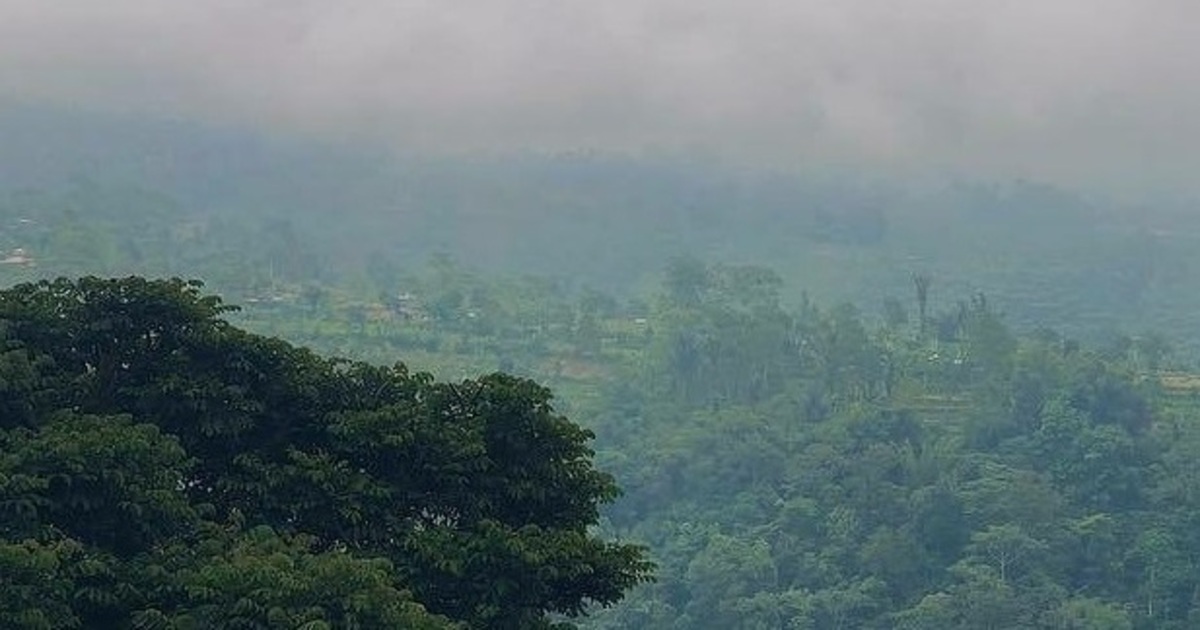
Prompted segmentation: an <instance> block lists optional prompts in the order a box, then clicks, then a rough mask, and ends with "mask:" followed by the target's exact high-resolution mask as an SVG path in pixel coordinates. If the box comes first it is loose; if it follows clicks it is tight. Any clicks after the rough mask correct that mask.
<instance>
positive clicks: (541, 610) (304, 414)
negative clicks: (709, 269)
mask: <svg viewBox="0 0 1200 630" xmlns="http://www.w3.org/2000/svg"><path fill="white" fill-rule="evenodd" d="M230 310H231V307H229V306H226V305H224V304H223V303H222V302H221V300H220V299H219V298H217V297H214V296H210V295H205V294H203V293H202V291H201V286H200V284H199V283H196V282H185V281H182V280H177V279H176V280H147V279H143V278H138V277H130V278H126V279H101V278H94V277H89V278H83V279H79V280H66V279H59V280H55V281H42V282H38V283H29V284H22V285H19V286H16V287H14V288H11V289H8V290H5V291H0V575H3V576H4V579H3V580H2V581H0V626H3V627H14V628H72V627H76V628H97V627H130V626H132V627H139V628H209V627H237V628H296V627H304V628H329V627H339V628H340V627H346V628H353V627H362V628H374V627H412V628H453V627H486V628H530V627H549V626H551V625H553V623H554V622H555V621H556V620H561V619H563V618H565V617H570V616H574V615H577V614H579V613H581V612H583V611H584V609H585V607H586V606H588V605H592V604H601V605H606V604H611V603H614V602H616V601H617V600H619V599H620V598H621V597H622V595H623V593H624V592H625V591H626V590H627V589H629V588H630V587H632V586H634V585H635V584H637V583H639V582H643V581H645V580H647V579H648V576H649V572H650V569H651V566H650V564H649V563H648V562H647V561H646V560H645V559H644V551H643V549H642V548H640V547H638V546H635V545H630V544H623V543H619V542H611V541H607V540H604V539H601V538H600V537H598V536H596V535H595V534H594V533H593V531H592V529H591V527H592V526H593V525H594V524H595V523H597V521H598V519H599V508H600V506H601V505H602V504H603V503H606V502H608V501H610V500H612V499H613V498H614V497H615V496H616V495H617V493H618V490H617V487H616V485H615V483H614V481H613V479H612V478H611V477H609V476H608V475H606V474H604V473H602V472H599V471H598V470H596V469H595V468H594V467H593V465H592V452H591V450H590V449H589V446H588V442H589V440H590V439H591V438H592V434H591V433H590V432H589V431H587V430H584V429H582V428H580V427H579V426H577V425H575V424H574V423H572V422H571V421H569V420H568V419H567V418H565V417H563V416H561V415H559V414H557V413H556V412H555V410H554V408H553V407H552V405H551V393H550V391H549V390H547V389H546V388H544V387H542V386H540V385H538V384H537V383H534V382H532V381H530V380H525V379H520V378H516V377H513V376H508V375H504V374H492V375H489V376H484V377H481V378H477V379H471V380H467V381H463V382H459V383H446V382H436V381H435V380H434V379H433V378H432V377H431V376H429V375H427V374H422V373H410V372H409V371H408V369H407V368H406V367H405V366H404V365H402V364H397V365H394V366H391V367H379V366H373V365H368V364H365V363H358V362H351V361H346V360H340V359H329V358H324V357H321V356H318V355H316V354H315V353H313V352H311V351H309V350H306V349H304V348H300V347H296V346H293V345H290V344H288V343H286V342H284V341H281V340H279V339H274V338H269V337H263V336H259V335H255V334H251V333H248V332H245V331H243V330H240V329H238V328H237V327H235V326H233V325H231V324H230V323H228V322H227V321H226V320H225V319H224V315H225V314H226V313H228V312H229V311H230Z"/></svg>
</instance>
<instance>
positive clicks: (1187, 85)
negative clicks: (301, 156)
mask: <svg viewBox="0 0 1200 630" xmlns="http://www.w3.org/2000/svg"><path fill="white" fill-rule="evenodd" d="M1197 59H1200V3H1196V2H1193V1H1189V0H1007V1H1006V0H986V1H983V0H909V1H907V2H897V1H895V0H824V1H821V0H790V1H785V0H742V1H737V2H735V1H733V0H725V1H718V0H638V1H634V0H608V1H606V2H597V1H595V0H590V1H588V2H580V1H575V0H556V1H551V0H523V1H520V0H486V1H470V0H407V1H405V0H399V1H389V2H383V1H380V0H359V1H354V0H348V1H347V2H313V1H299V0H288V1H281V0H274V1H268V0H259V1H253V0H205V1H202V2H197V1H195V0H191V1H189V2H177V1H174V0H105V1H104V2H96V1H94V0H0V106H3V105H4V104H5V103H10V104H11V103H25V104H28V103H46V104H52V105H54V106H56V107H62V106H68V107H74V108H79V109H83V110H89V109H96V110H109V111H112V110H116V111H121V112H126V113H129V112H132V113H136V114H146V115H152V116H166V117H176V118H184V119H198V120H202V121H206V122H216V123H221V124H236V125H244V126H250V127H255V128H262V129H270V130H274V131H282V132H285V133H286V132H302V133H306V134H313V135H317V136H320V137H328V138H336V139H341V140H346V139H349V140H355V141H357V140H371V141H374V142H382V143H385V144H386V145H388V146H391V147H394V148H395V149H396V150H403V151H414V150H415V151H468V152H474V151H489V152H494V151H519V150H549V151H560V150H579V149H599V150H612V151H622V152H630V153H641V152H648V151H649V152H664V151H665V152H671V153H675V154H680V153H683V154H695V155H710V156H716V157H719V158H723V159H727V160H732V161H740V162H743V163H748V164H768V165H773V166H783V167H794V168H798V169H804V168H818V167H819V168H849V169H859V168H861V169H874V170H877V171H888V172H893V173H901V174H903V173H914V174H915V173H927V172H939V173H948V174H958V175H967V176H986V177H1031V178H1037V179H1043V180H1050V181H1057V182H1063V183H1070V184H1074V185H1083V186H1090V187H1108V188H1119V189H1126V190H1139V189H1147V190H1148V189H1152V188H1156V187H1177V188H1180V189H1193V187H1192V185H1191V183H1190V176H1191V174H1192V173H1193V172H1195V170H1196V169H1197V167H1200V123H1198V122H1197V112H1200V81H1197V80H1196V79H1195V74H1196V71H1195V69H1194V67H1193V66H1194V65H1195V63H1196V61H1197ZM0 140H2V139H0Z"/></svg>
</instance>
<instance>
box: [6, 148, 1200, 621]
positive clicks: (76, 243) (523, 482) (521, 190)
mask: <svg viewBox="0 0 1200 630" xmlns="http://www.w3.org/2000/svg"><path fill="white" fill-rule="evenodd" d="M424 168H427V169H428V168H433V167H431V166H429V165H425V166H424ZM456 168H458V169H459V170H457V171H454V173H455V177H454V178H451V179H450V180H447V181H451V180H452V181H453V182H454V185H451V184H449V183H446V182H439V181H437V178H436V177H432V176H428V173H425V174H424V175H421V176H419V177H418V176H417V175H412V177H413V180H411V181H402V182H401V184H397V187H398V188H405V190H409V189H411V191H413V192H411V194H413V195H416V198H415V199H413V200H410V201H411V203H413V204H414V206H422V207H424V206H430V207H436V208H440V210H439V212H444V213H443V214H439V212H433V211H429V212H427V213H425V214H420V215H415V214H413V215H405V219H404V220H403V221H398V222H396V223H393V224H388V223H372V221H373V220H378V221H383V219H382V218H381V217H382V216H383V215H380V217H375V219H371V218H370V217H368V218H365V219H362V220H361V222H358V223H356V221H359V218H357V217H356V218H355V219H354V220H353V221H352V220H348V219H345V218H344V217H340V218H342V219H343V220H342V221H341V223H342V225H339V226H337V227H336V229H333V228H331V227H330V226H331V225H332V223H334V221H332V219H333V218H334V217H330V218H329V222H328V223H325V224H322V223H319V222H313V221H309V220H307V219H306V215H304V214H303V213H295V214H288V213H284V212H280V213H272V212H269V211H263V212H248V211H234V210H233V209H232V208H224V209H222V208H206V209H198V208H197V207H196V206H195V205H194V204H195V201H194V200H188V199H187V198H186V197H175V196H172V195H169V194H163V193H153V192H149V191H147V190H145V189H142V188H140V187H137V186H125V185H114V184H100V183H96V182H93V181H89V180H85V179H83V180H78V181H76V182H75V183H73V184H69V185H61V186H57V187H44V188H40V189H39V188H23V189H19V190H18V189H13V190H11V191H10V192H9V193H8V194H7V195H6V196H5V198H4V201H3V202H0V225H2V231H0V238H2V239H3V242H2V243H0V247H2V248H3V249H4V252H5V256H6V258H5V260H4V264H3V265H2V266H0V280H2V281H3V283H4V284H5V285H6V286H9V287H13V288H10V289H8V290H6V291H5V292H4V293H3V299H0V307H2V308H0V321H2V322H3V327H2V330H3V335H4V342H5V346H4V354H3V360H2V363H0V366H2V371H3V373H2V374H0V385H2V387H0V390H2V395H3V398H4V400H3V405H4V407H3V418H4V423H3V426H2V427H0V429H2V434H0V443H2V444H3V447H4V448H3V460H2V461H0V503H2V504H3V506H4V510H3V512H2V513H0V548H2V549H3V551H2V552H0V563H3V565H4V567H6V568H5V569H4V573H5V575H10V576H17V577H13V578H11V579H9V580H8V581H7V582H4V586H3V588H0V603H3V605H2V606H0V609H3V611H4V613H3V614H5V615H7V617H4V618H3V625H5V626H6V627H9V626H11V627H28V628H36V627H69V626H71V625H72V624H73V625H74V626H75V627H104V624H112V623H135V624H140V625H139V627H147V628H149V627H163V628H166V627H179V628H186V627H221V626H222V624H225V627H297V626H298V625H300V624H303V623H314V624H315V623H318V622H321V623H328V624H331V625H332V626H333V627H354V625H355V624H357V625H358V627H378V625H379V624H391V625H400V626H406V625H407V626H413V627H454V626H455V624H459V625H462V626H465V627H479V628H491V627H535V626H536V625H537V624H556V623H563V624H565V623H567V622H568V621H570V622H571V623H574V624H577V625H579V626H580V627H583V628H592V629H596V630H599V629H602V628H603V629H608V628H613V629H615V628H714V629H716V628H821V629H824V628H881V629H882V628H911V629H917V628H930V629H933V628H938V629H941V628H964V629H965V628H995V629H999V628H1014V629H1015V628H1047V629H1060V628H1062V629H1066V628H1180V629H1182V628H1191V627H1195V626H1196V625H1197V623H1200V598H1198V595H1197V594H1198V593H1200V572H1198V571H1197V569H1196V566H1200V565H1198V563H1197V557H1198V556H1200V539H1197V534H1196V532H1197V531H1200V528H1198V527H1197V525H1198V524H1197V523H1196V516H1195V515H1196V514H1200V510H1198V508H1200V505H1197V504H1195V503H1194V502H1198V501H1200V496H1198V495H1197V494H1196V493H1195V492H1194V491H1193V486H1194V485H1195V484H1196V483H1197V482H1198V481H1200V477H1198V475H1200V468H1198V467H1197V464H1196V462H1197V461H1200V430H1198V429H1197V424H1196V422H1195V417H1196V414H1197V410H1198V409H1200V407H1198V406H1197V401H1198V397H1200V374H1196V373H1195V372H1194V371H1193V369H1192V366H1193V365H1194V364H1195V359H1196V356H1197V355H1196V347H1197V345H1198V343H1200V334H1197V332H1196V331H1197V330H1198V328H1197V325H1198V320H1197V319H1196V318H1195V315H1194V313H1195V312H1196V311H1195V309H1193V308H1191V305H1192V304H1193V302H1194V301H1195V300H1197V299H1200V298H1197V295H1196V293H1195V291H1191V290H1189V289H1188V284H1187V282H1188V279H1189V278H1190V277H1191V274H1190V271H1189V270H1190V269H1193V268H1194V267H1195V265H1196V263H1197V262H1200V260H1197V259H1196V254H1195V251H1196V250H1195V249H1194V248H1192V247H1190V243H1191V239H1192V238H1193V237H1192V236H1190V235H1189V232H1188V231H1187V229H1186V226H1187V225H1189V224H1188V221H1189V219H1188V218H1187V217H1186V216H1182V215H1171V214H1170V213H1166V212H1164V213H1163V214H1160V215H1157V216H1158V217H1159V220H1161V221H1164V222H1165V223H1163V225H1169V226H1171V228H1172V229H1170V230H1158V229H1157V228H1153V226H1151V225H1150V224H1148V223H1139V222H1138V221H1136V220H1134V219H1133V218H1132V217H1131V216H1130V215H1125V214H1121V213H1119V212H1116V211H1112V210H1106V209H1104V208H1101V207H1098V206H1096V205H1095V204H1093V203H1090V202H1085V201H1083V200H1081V199H1080V198H1078V197H1074V196H1071V195H1069V194H1067V193H1063V192H1061V191H1057V190H1056V189H1052V188H1049V187H1041V186H1036V185H1033V184H1028V183H1014V184H1011V185H1005V186H990V187H989V186H975V187H963V186H960V187H954V188H949V189H945V190H942V191H940V192H938V193H936V194H932V193H923V194H922V195H916V194H915V193H913V194H907V195H906V194H903V193H899V192H897V193H895V197H894V200H890V199H892V198H891V197H887V196H882V193H881V192H880V191H882V190H884V189H883V188H879V189H872V188H869V187H866V188H862V189H858V190H854V189H852V188H847V187H844V186H841V187H839V186H832V185H820V186H818V185H815V184H814V185H809V184H803V185H802V184H799V183H796V182H785V181H778V180H771V179H769V178H762V179H759V180H754V181H749V180H746V179H737V178H734V177H733V176H729V178H727V179H724V180H722V179H719V178H716V177H711V178H708V179H705V180H704V181H703V182H701V181H700V179H697V178H696V176H695V175H694V174H693V175H687V174H686V171H684V170H680V171H677V172H675V174H672V171H671V170H670V169H667V168H666V167H662V168H660V169H649V170H639V169H638V168H635V167H633V166H631V165H629V164H623V163H619V162H618V163H610V162H605V161H603V160H601V161H599V162H597V161H596V160H595V159H594V158H572V159H563V160H548V161H537V160H532V161H531V162H526V163H518V164H517V165H515V166H513V165H510V166H507V167H502V168H498V167H495V165H488V164H474V165H459V166H458V167H456ZM614 181H621V182H624V185H623V186H614V185H613V182H614ZM418 182H423V184H424V187H422V186H418V185H417V183H418ZM589 186H590V187H589ZM581 187H582V188H581ZM656 187H658V188H657V189H656ZM452 190H453V191H457V192H454V193H453V195H451V192H450V191H452ZM502 190H507V191H508V193H507V196H506V195H505V194H501V193H500V191H502ZM534 190H536V191H538V192H537V194H536V196H531V195H532V194H533V193H531V192H530V191H534ZM613 190H618V191H621V192H620V193H619V194H618V193H615V192H611V191H613ZM655 190H657V192H655ZM563 191H574V193H573V196H567V195H566V193H565V192H563ZM581 191H582V192H581ZM681 191H691V192H690V193H689V194H690V196H689V194H684V193H683V192H681ZM364 194H366V193H364ZM447 195H451V196H447ZM606 195H607V196H606ZM655 195H658V196H657V197H656V196H655ZM231 198H232V197H231ZM438 198H440V199H442V201H443V205H441V206H437V205H436V204H435V203H434V201H433V200H436V199H438ZM664 200H671V201H670V202H667V201H664ZM680 200H683V201H680ZM689 200H690V201H689ZM935 202H936V203H935ZM488 203H493V204H495V205H496V207H497V208H499V210H497V211H496V214H495V215H489V214H488V213H487V212H483V211H482V210H481V209H483V208H486V207H487V204H488ZM596 204H611V209H612V211H611V212H610V213H597V212H595V210H596V209H597V208H598V207H599V206H598V205H596ZM680 204H682V205H680ZM685 206H686V208H684V207H685ZM917 206H921V207H922V208H924V210H922V211H921V212H917V211H916V210H915V208H916V207H917ZM518 207H520V208H524V210H523V211H517V210H513V208H518ZM672 207H674V208H680V210H679V211H678V212H677V213H676V214H675V215H672V213H671V212H669V211H667V210H665V208H672ZM605 208H606V209H607V208H609V206H607V205H605ZM722 208H724V209H722ZM1047 208H1049V209H1053V210H1055V211H1056V213H1054V214H1053V215H1048V216H1050V217H1051V218H1048V219H1042V218H1040V217H1042V216H1043V215H1042V214H1041V213H1042V212H1043V211H1045V210H1046V209H1047ZM684 209H686V212H685V211H684ZM472 213H475V214H472ZM1023 213H1024V214H1023ZM584 216H587V217H590V219H589V220H588V221H591V222H588V221H584V220H583V219H582V218H581V217H584ZM672 217H674V218H672ZM501 218H503V220H501ZM1035 223H1036V225H1037V226H1038V229H1036V230H1033V231H1032V232H1031V231H1030V230H1029V229H1028V226H1029V225H1033V224H1035ZM534 225H542V226H543V227H544V229H545V231H541V232H537V233H536V234H534V235H531V236H530V237H529V238H528V239H526V238H523V237H522V236H523V235H522V233H521V232H522V230H531V229H532V228H531V227H530V226H534ZM389 226H390V227H389ZM401 226H407V227H404V228H402V227H401ZM454 226H458V227H456V228H455V227H454ZM765 226H771V228H770V229H767V228H766V227H765ZM981 226H985V227H986V229H983V228H982V227H981ZM385 228H387V229H385ZM452 229H453V230H455V231H451V232H447V231H446V230H452ZM439 230H442V231H441V232H440V234H442V236H443V237H445V238H442V240H439V238H440V237H438V236H437V235H438V234H439ZM356 231H357V232H356ZM368 233H369V234H371V235H372V238H366V237H362V238H360V236H361V235H364V234H368ZM755 234H758V235H765V236H761V237H756V236H755ZM586 235H591V236H586ZM423 239H424V242H423V243H422V241H423ZM663 239H667V240H663ZM389 240H392V241H394V244H393V245H392V246H389V245H388V242H389ZM356 243H357V245H356ZM417 243H421V246H420V247H418V246H417V245H416V244H417ZM592 248H594V251H593V249H592ZM697 252H705V254H704V255H703V256H699V255H697V254H696V253H697ZM912 252H919V254H914V253H912ZM451 253H452V254H453V255H451ZM523 257H525V258H523ZM538 258H542V260H541V262H542V263H543V265H544V266H543V267H541V268H542V269H550V268H553V269H555V270H556V271H555V273H535V272H534V271H535V269H534V267H533V266H532V265H531V264H530V261H532V260H534V259H538ZM134 274H136V275H140V276H154V277H170V276H182V277H195V278H202V279H203V280H204V281H205V282H206V288H205V289H204V290H201V289H200V288H199V287H197V286H195V285H190V284H186V283H182V282H180V281H161V282H159V281H145V280H141V279H139V278H129V279H126V280H101V279H98V278H90V279H85V280H78V281H67V280H60V281H49V280H46V279H50V278H55V277H58V276H69V277H79V276H112V277H125V276H130V275H134ZM206 292H213V293H216V294H219V295H221V296H223V297H224V298H225V299H226V301H227V302H229V303H231V304H235V305H238V306H239V307H240V310H229V309H226V308H225V307H224V306H222V305H221V302H219V301H217V300H215V299H214V298H212V297H206V296H208V295H211V294H210V293H206ZM306 348H307V349H306ZM309 349H311V350H309ZM122 357H123V358H122ZM324 357H346V360H342V359H329V358H324ZM235 359H236V360H235ZM410 370H411V371H410ZM427 373H428V374H427ZM489 375H490V376H489ZM551 403H553V405H552V406H551ZM558 414H563V415H558ZM564 416H565V417H564ZM567 418H570V420H567ZM404 423H410V424H404ZM512 423H517V425H514V424H512ZM397 427H405V428H404V430H403V431H399V432H398V433H395V434H394V435H389V434H388V432H389V431H398V429H397ZM385 436H387V437H386V438H385ZM511 449H516V450H511ZM529 452H533V453H538V456H537V457H535V458H534V459H533V460H532V461H531V460H530V456H529V454H528V453H529ZM425 458H427V459H425ZM539 458H543V459H539ZM539 462H540V463H544V464H545V466H544V467H542V466H541V465H540V463H539ZM593 463H594V468H593ZM531 464H532V465H533V466H532V468H530V467H529V465H531ZM455 488H457V490H455ZM618 488H619V490H618ZM618 495H620V496H619V497H618ZM448 510H449V511H448ZM450 512H453V514H454V515H453V516H448V514H450ZM82 514H87V515H89V516H88V518H82V517H81V516H80V515H82ZM643 548H644V549H645V550H646V551H645V555H642V551H640V550H642V549H643ZM651 565H653V567H652V566H651ZM651 575H652V576H653V580H652V581H649V582H646V579H647V578H649V577H650V576H651ZM585 576H586V577H585ZM272 584H281V585H284V584H286V588H285V587H283V586H280V587H279V588H274V587H270V586H269V585H272ZM335 586H336V587H335ZM313 598H317V599H318V600H319V601H320V602H322V603H321V604H319V605H317V604H313V603H312V601H313ZM578 613H583V616H581V617H575V616H574V615H576V614H578ZM122 620H123V621H122ZM238 623H242V624H249V625H243V626H236V625H235V624H238ZM97 624H99V625H97ZM255 624H257V625H255ZM308 627H321V626H318V625H312V626H308Z"/></svg>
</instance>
